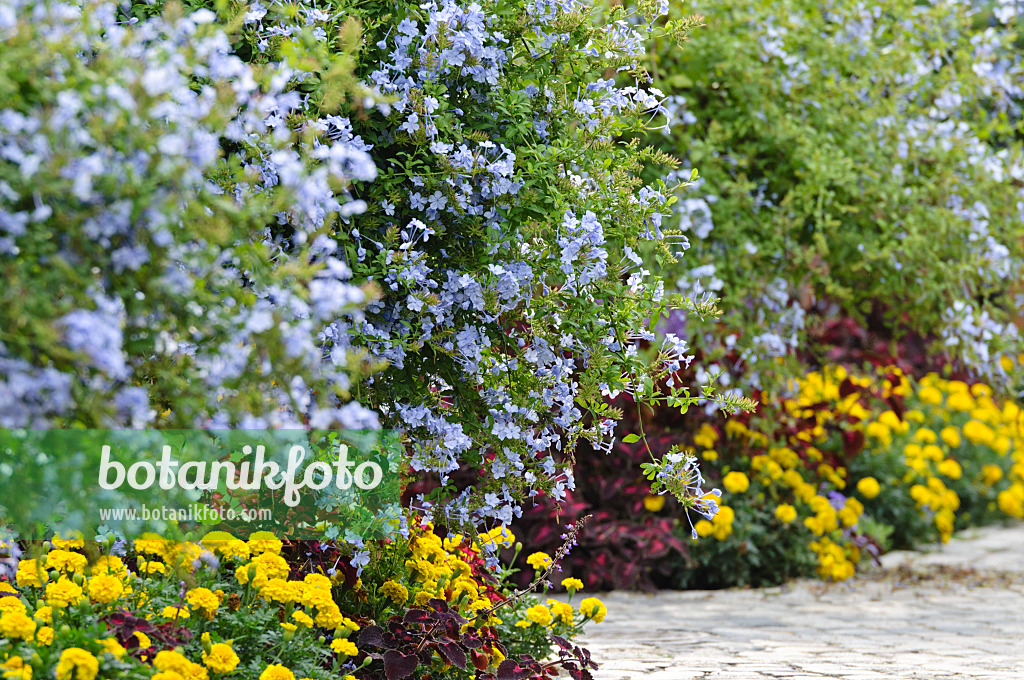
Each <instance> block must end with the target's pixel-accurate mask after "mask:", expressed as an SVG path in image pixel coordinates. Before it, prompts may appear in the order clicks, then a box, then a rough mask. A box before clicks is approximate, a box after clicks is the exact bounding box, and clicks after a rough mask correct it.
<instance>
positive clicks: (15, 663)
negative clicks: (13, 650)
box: [0, 656, 32, 680]
mask: <svg viewBox="0 0 1024 680" xmlns="http://www.w3.org/2000/svg"><path fill="white" fill-rule="evenodd" d="M0 676H2V677H4V678H7V679H9V680H32V666H29V665H28V664H27V663H25V662H24V661H22V659H21V657H20V656H12V657H11V658H9V659H7V661H4V662H3V663H0Z"/></svg>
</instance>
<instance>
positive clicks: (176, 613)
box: [160, 606, 192, 620]
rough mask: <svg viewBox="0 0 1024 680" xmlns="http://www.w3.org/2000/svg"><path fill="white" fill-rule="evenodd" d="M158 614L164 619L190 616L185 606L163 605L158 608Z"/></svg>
mask: <svg viewBox="0 0 1024 680" xmlns="http://www.w3.org/2000/svg"><path fill="white" fill-rule="evenodd" d="M160 616H162V617H164V618H165V619H171V620H174V619H187V618H189V617H190V616H192V614H191V613H189V611H188V609H187V608H185V607H173V606H172V607H164V608H163V609H161V610H160Z"/></svg>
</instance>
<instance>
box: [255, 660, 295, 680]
mask: <svg viewBox="0 0 1024 680" xmlns="http://www.w3.org/2000/svg"><path fill="white" fill-rule="evenodd" d="M260 680H295V673H292V672H291V671H290V670H288V669H287V668H285V667H284V666H282V665H281V664H279V663H275V664H271V665H269V666H267V668H266V670H264V671H263V672H262V673H260Z"/></svg>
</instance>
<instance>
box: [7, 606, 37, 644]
mask: <svg viewBox="0 0 1024 680" xmlns="http://www.w3.org/2000/svg"><path fill="white" fill-rule="evenodd" d="M35 634H36V622H35V621H33V620H32V619H30V618H29V616H28V614H26V613H25V612H4V613H3V614H2V615H0V637H5V638H10V639H11V640H26V641H27V640H31V639H32V636H34V635H35Z"/></svg>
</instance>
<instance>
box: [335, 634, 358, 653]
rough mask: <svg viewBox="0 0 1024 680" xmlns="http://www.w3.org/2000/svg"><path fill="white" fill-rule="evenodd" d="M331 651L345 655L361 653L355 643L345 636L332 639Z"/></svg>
mask: <svg viewBox="0 0 1024 680" xmlns="http://www.w3.org/2000/svg"><path fill="white" fill-rule="evenodd" d="M331 651H333V652H334V653H335V654H344V655H345V656H355V655H356V654H358V653H359V649H358V648H357V647H356V646H355V644H354V643H353V642H352V641H351V640H346V639H345V638H334V639H333V640H331Z"/></svg>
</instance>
